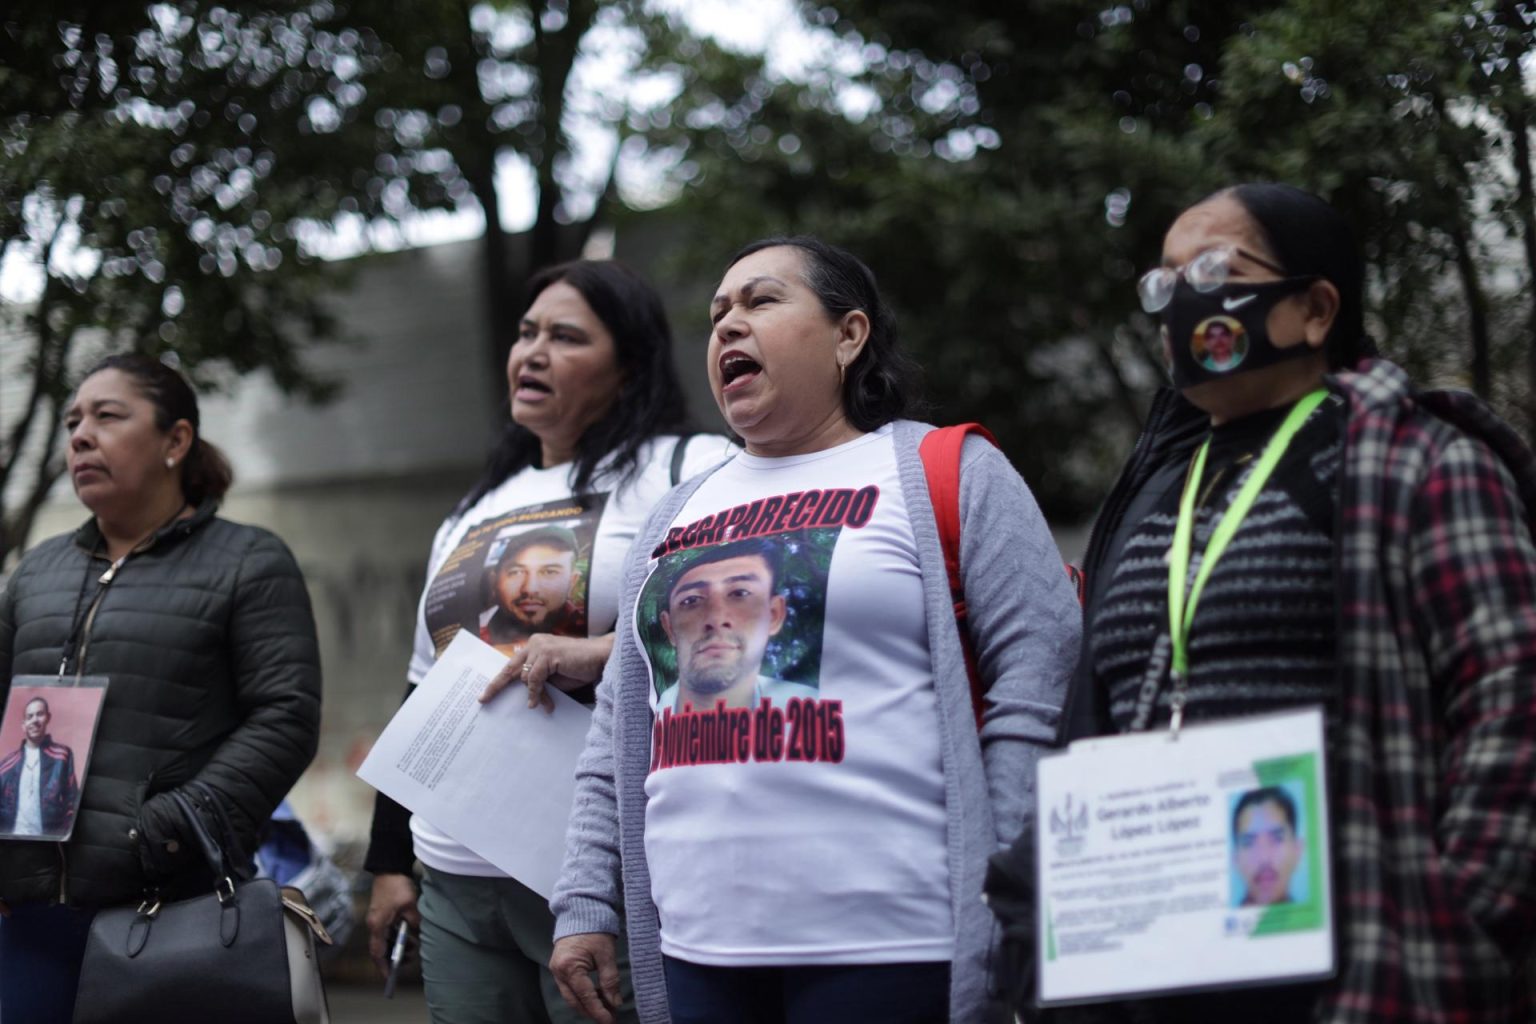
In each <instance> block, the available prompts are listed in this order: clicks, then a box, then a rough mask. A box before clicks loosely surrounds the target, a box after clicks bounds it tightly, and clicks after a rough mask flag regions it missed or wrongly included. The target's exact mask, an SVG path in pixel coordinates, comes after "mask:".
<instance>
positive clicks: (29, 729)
mask: <svg viewBox="0 0 1536 1024" xmlns="http://www.w3.org/2000/svg"><path fill="white" fill-rule="evenodd" d="M22 716H23V717H22V741H21V746H20V747H19V748H18V749H16V750H13V751H11V752H9V753H8V754H7V755H6V756H5V759H4V760H0V835H9V836H29V837H30V836H36V837H39V838H42V837H62V836H65V835H68V834H69V832H70V828H71V825H72V824H73V822H74V816H75V809H76V807H77V806H78V805H79V803H80V784H79V782H78V780H77V779H76V777H75V754H74V751H72V750H71V749H70V748H69V747H67V746H65V745H64V744H62V743H55V742H54V740H53V736H52V735H51V733H50V732H49V726H50V724H51V723H52V720H53V712H52V709H51V708H50V707H49V704H48V700H47V699H46V698H44V697H41V696H37V697H33V698H31V699H30V700H28V701H27V702H26V703H25V704H24V705H23V706H22Z"/></svg>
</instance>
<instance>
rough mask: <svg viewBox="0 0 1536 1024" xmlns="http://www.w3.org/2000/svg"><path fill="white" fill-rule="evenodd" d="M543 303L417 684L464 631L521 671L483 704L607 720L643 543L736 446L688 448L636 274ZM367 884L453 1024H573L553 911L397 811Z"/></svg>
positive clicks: (563, 269)
mask: <svg viewBox="0 0 1536 1024" xmlns="http://www.w3.org/2000/svg"><path fill="white" fill-rule="evenodd" d="M528 294H529V306H528V309H527V312H525V313H524V314H523V317H522V322H521V324H520V326H519V329H518V337H517V341H516V342H515V343H514V344H513V346H512V351H511V354H510V355H509V357H508V359H507V390H508V396H509V399H510V405H511V419H510V422H509V423H508V424H507V426H506V429H505V432H504V434H503V436H502V439H501V443H500V444H499V445H498V447H497V448H496V450H495V451H494V452H493V453H492V454H491V457H490V461H489V464H488V466H487V468H486V471H485V473H484V475H482V476H481V478H480V480H479V482H478V483H476V484H475V486H474V487H473V488H472V489H471V490H470V492H469V493H468V494H467V495H465V497H464V498H463V500H461V501H460V502H459V504H458V507H457V508H455V509H454V510H453V512H452V514H451V515H449V516H448V518H447V519H446V520H445V521H444V523H443V525H442V526H441V528H439V530H438V532H437V537H436V539H435V540H434V541H433V544H432V553H431V558H430V560H429V562H428V568H427V580H428V583H427V587H426V590H425V591H424V592H423V594H422V601H421V608H420V611H419V613H418V616H417V620H416V642H415V653H414V655H413V656H412V658H411V664H410V667H409V670H408V672H407V677H408V679H409V685H410V686H414V685H415V684H416V683H418V682H420V681H421V679H422V677H423V676H425V675H426V673H427V671H428V670H429V669H430V668H431V667H432V663H433V661H434V660H435V659H436V658H437V655H438V654H439V653H440V652H441V651H442V650H443V649H444V648H445V647H447V646H448V644H449V642H451V641H452V639H453V638H454V636H455V635H457V633H458V632H459V631H460V630H461V629H462V630H469V631H470V632H471V633H472V634H474V635H478V636H480V637H481V638H482V639H484V640H485V641H486V642H487V643H490V644H492V645H494V646H496V647H497V648H498V649H500V650H501V651H503V652H504V653H506V654H508V655H510V657H511V661H510V662H509V663H508V665H507V667H506V669H505V670H504V671H503V672H502V674H501V675H500V676H498V677H497V679H496V680H495V681H493V682H492V683H491V684H490V686H489V687H488V688H487V691H486V693H485V695H484V696H482V698H481V699H482V700H490V699H496V698H495V694H496V693H498V692H499V691H500V690H502V689H503V688H505V687H506V686H507V685H508V684H509V683H512V682H517V681H520V682H522V683H523V684H525V685H526V691H527V692H526V694H525V696H526V699H527V700H528V702H529V706H533V705H534V704H535V703H537V702H538V701H539V700H540V699H541V696H542V691H543V688H544V687H545V686H555V687H558V688H560V689H561V690H564V691H566V692H567V693H569V694H571V695H572V696H573V697H576V698H577V699H578V700H582V701H584V702H587V703H590V702H591V700H592V684H593V683H594V682H595V681H596V680H597V678H598V676H599V674H600V673H601V672H602V669H603V663H604V661H605V660H606V659H607V657H608V652H609V650H610V649H611V647H612V645H613V624H614V618H615V615H616V603H617V600H618V590H619V573H620V563H621V562H622V560H623V556H624V553H625V551H626V550H627V549H628V547H629V544H630V542H631V541H632V540H633V539H634V536H635V531H636V530H637V529H638V528H639V526H640V523H641V521H642V520H643V519H644V517H645V515H646V513H648V512H649V511H650V508H651V506H652V505H653V504H655V502H656V501H657V500H658V499H659V498H660V497H661V496H662V495H663V494H665V493H666V492H667V490H668V488H670V487H671V486H672V485H673V484H675V483H677V481H678V480H679V479H683V478H686V477H689V476H692V475H693V474H695V473H698V472H700V471H702V470H704V469H706V468H708V467H710V466H713V465H715V464H716V463H718V462H719V461H720V460H721V459H722V458H724V457H725V456H726V455H728V454H729V453H730V452H731V451H733V448H732V446H731V445H730V443H729V442H728V441H726V439H725V438H723V437H719V436H717V435H696V436H693V437H689V436H687V434H686V431H687V421H688V419H687V412H686V403H685V401H684V398H683V394H682V389H681V387H680V386H679V384H678V381H677V375H676V371H675V370H674V369H673V365H672V335H671V328H670V327H669V326H668V323H667V317H666V312H665V310H664V309H663V308H662V304H661V298H660V296H659V295H657V294H656V291H655V290H654V289H653V288H652V287H651V286H650V285H649V284H648V283H646V282H645V281H644V280H643V279H642V278H641V277H640V276H639V275H638V274H636V273H635V272H634V271H633V270H631V269H629V268H628V267H626V266H624V265H623V264H621V263H616V262H612V261H592V260H581V261H576V262H573V263H564V264H560V265H559V266H554V267H549V268H546V269H545V270H542V271H540V272H539V273H537V274H535V275H534V276H533V278H532V279H531V280H530V281H529V284H528ZM514 696H516V695H514V694H507V695H505V696H502V697H500V698H499V699H501V700H510V699H513V698H514ZM519 699H521V698H520V697H519ZM542 699H544V700H545V701H548V697H542ZM517 827H518V825H517V823H516V822H508V823H507V828H509V829H514V830H515V829H516V828H517ZM416 860H420V861H421V863H422V865H423V866H424V869H425V870H424V872H423V879H422V889H421V898H420V905H419V908H418V901H417V891H416V885H415V882H414V880H413V878H412V870H413V864H414V862H415V861H416ZM366 867H367V869H368V870H369V871H372V872H373V873H374V882H373V898H372V901H371V903H370V906H369V909H368V928H369V949H370V952H371V953H372V955H373V958H374V960H375V962H377V963H378V964H379V967H380V969H381V970H384V969H385V968H386V966H387V960H386V957H387V955H388V951H389V948H390V947H389V943H390V939H391V936H392V935H393V932H394V929H395V927H396V924H397V922H399V921H401V920H405V921H408V922H409V923H410V924H411V925H412V926H413V927H419V928H420V930H421V957H422V975H423V978H424V979H425V982H426V990H427V1003H428V1007H429V1009H430V1010H431V1014H432V1020H433V1021H434V1022H435V1024H471V1022H473V1024H482V1022H484V1024H493V1022H503V1021H527V1022H532V1021H543V1020H548V1019H554V1020H561V1019H574V1017H573V1014H572V1012H571V1011H570V1009H569V1008H568V1007H567V1006H566V1005H565V1003H564V1001H563V1000H561V998H560V995H559V993H558V991H556V989H555V987H554V984H553V982H552V981H551V980H550V978H549V973H548V971H547V969H545V967H544V964H545V963H546V962H547V961H548V959H549V949H550V943H551V941H552V939H551V931H552V929H553V925H554V921H553V919H552V918H551V917H550V914H549V908H548V906H547V905H546V903H545V901H544V899H543V897H541V896H539V895H538V894H537V893H535V892H534V891H532V890H531V889H529V888H527V887H526V886H524V885H523V884H522V883H520V882H518V881H517V880H516V879H513V878H509V877H507V875H506V874H505V873H503V872H501V871H500V870H498V869H497V868H496V867H495V866H493V865H492V864H490V863H488V862H487V861H485V860H483V859H482V858H480V857H478V856H476V855H475V854H474V853H473V852H471V851H470V850H469V849H467V848H465V847H464V846H462V845H460V844H459V843H457V842H455V841H454V840H453V839H452V838H450V837H449V836H447V835H445V834H444V833H442V832H441V831H439V830H437V829H435V828H433V827H432V825H430V824H429V823H427V822H426V821H424V820H422V819H421V818H419V817H412V816H411V815H410V812H408V811H407V810H405V808H403V807H401V806H400V805H398V804H396V803H395V802H394V801H392V800H390V799H388V798H387V797H385V796H383V795H382V794H381V795H380V796H379V797H378V798H377V803H376V806H375V810H374V821H373V829H372V838H371V842H370V844H369V848H368V856H367V860H366Z"/></svg>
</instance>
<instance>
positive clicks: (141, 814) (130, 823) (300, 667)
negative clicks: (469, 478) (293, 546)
mask: <svg viewBox="0 0 1536 1024" xmlns="http://www.w3.org/2000/svg"><path fill="white" fill-rule="evenodd" d="M64 420H65V425H66V427H67V428H68V431H69V475H70V480H71V482H72V483H73V484H74V488H75V494H76V495H77V496H78V497H79V499H80V502H81V504H83V505H84V506H85V507H86V508H87V509H89V510H90V512H91V518H90V520H89V521H88V522H86V523H85V525H83V526H82V527H80V529H78V530H76V531H75V532H74V533H73V534H69V535H64V536H59V537H54V538H52V539H51V540H47V541H44V542H43V543H41V544H39V545H38V546H37V547H35V548H33V549H32V550H30V551H28V552H27V554H26V555H25V556H23V558H22V559H21V562H20V564H18V565H17V566H16V570H15V571H14V572H13V573H12V574H11V576H10V578H9V580H7V582H6V587H5V591H4V594H3V595H0V706H3V704H4V701H5V698H6V696H7V694H8V692H9V690H10V687H11V685H12V679H13V678H14V677H16V676H31V675H41V676H50V677H58V678H59V679H60V680H61V681H64V682H67V681H69V680H76V679H79V678H80V677H82V676H85V677H90V676H104V677H106V679H107V691H106V697H105V700H104V701H103V704H102V709H101V719H100V723H99V725H98V727H97V731H96V738H95V743H94V746H93V749H92V752H91V756H90V761H89V767H88V769H87V773H86V776H85V778H84V779H83V780H80V781H81V783H82V785H81V786H80V790H79V794H80V806H79V812H78V814H77V815H76V816H75V819H74V823H73V826H74V830H73V834H72V835H71V836H70V837H69V839H68V841H66V842H62V843H54V842H23V841H0V1006H3V1007H4V1010H3V1012H4V1015H5V1020H6V1021H7V1024H11V1022H18V1024H25V1022H54V1021H67V1020H69V1019H70V1015H71V1012H72V1007H73V1005H74V1002H75V992H76V989H77V987H78V981H79V977H80V968H81V960H82V958H83V956H84V953H85V942H86V937H87V934H88V932H89V928H90V924H91V919H92V918H93V916H94V915H95V912H96V911H97V910H98V909H100V908H101V907H104V906H111V905H121V904H129V905H132V904H134V903H136V902H137V901H139V900H141V899H143V898H144V897H145V894H146V893H156V894H158V896H159V897H160V898H162V899H167V900H173V899H185V898H187V897H189V896H193V895H198V894H206V893H207V892H208V891H209V890H210V888H211V887H212V885H213V879H212V878H211V877H210V875H209V872H208V867H207V864H206V862H205V861H204V859H203V856H202V853H201V852H200V851H199V850H198V848H197V842H196V838H195V833H194V832H193V831H192V828H191V825H190V823H188V822H187V821H186V819H185V818H184V817H183V816H182V813H181V811H180V810H179V807H178V803H177V801H176V796H178V795H186V796H188V797H189V798H191V799H192V801H193V803H194V805H196V806H197V807H198V808H199V810H201V811H204V812H205V813H207V815H208V820H207V822H206V824H207V825H208V826H209V827H210V829H216V828H217V820H218V819H217V818H216V816H215V812H214V811H213V810H212V809H211V808H208V807H207V806H206V804H205V803H204V801H203V798H202V794H203V793H211V794H212V795H213V797H214V798H215V799H217V800H218V801H219V802H220V804H221V805H222V807H223V809H224V812H225V813H226V814H227V815H228V817H229V819H230V820H231V822H232V824H233V826H234V828H235V830H236V832H237V833H238V838H239V839H240V840H241V845H242V847H243V849H244V850H245V851H246V853H247V854H254V853H255V850H256V845H257V843H256V838H257V831H258V829H259V828H260V827H261V826H262V825H263V824H265V822H266V821H267V819H268V818H269V817H270V816H271V814H272V810H273V808H274V807H276V805H277V802H278V801H279V800H280V799H282V796H283V794H285V793H287V792H288V790H289V788H290V787H291V786H292V785H293V784H294V782H295V781H296V780H297V779H298V777H299V775H300V774H301V773H302V772H303V771H304V768H305V766H306V765H308V764H309V761H310V758H312V757H313V756H314V753H315V746H316V743H317V741H318V739H319V734H320V653H319V649H318V646H317V644H316V641H315V623H314V618H313V617H312V615H311V613H310V605H309V596H308V594H307V593H306V592H305V589H304V579H303V577H302V576H301V575H300V574H299V568H298V565H297V564H295V562H294V560H293V555H291V554H290V553H289V551H288V548H287V547H286V546H285V545H284V544H283V542H282V541H280V540H278V539H277V538H276V537H274V536H273V535H272V534H270V533H268V532H267V531H265V530H261V529H258V528H256V527H254V526H244V525H241V524H238V523H231V522H229V521H228V520H225V519H221V518H219V516H218V515H217V514H216V512H217V510H218V505H219V501H220V500H221V499H222V498H223V497H224V492H225V491H226V490H227V489H228V488H229V485H230V480H231V473H230V468H229V463H228V462H226V461H225V459H224V456H223V454H222V453H221V452H219V450H218V449H217V448H215V447H214V446H213V445H212V444H210V443H209V442H208V441H206V440H204V439H203V438H202V436H201V434H200V431H199V422H200V418H199V415H198V408H197V396H196V395H194V394H193V392H192V389H191V388H190V387H189V386H188V385H187V382H186V380H184V379H183V378H182V376H181V375H180V374H179V373H177V372H176V371H175V370H173V369H171V368H169V367H167V366H165V365H164V364H163V363H160V362H159V361H157V360H155V359H151V358H149V357H148V356H143V355H137V354H130V355H116V356H110V357H108V358H106V359H104V360H102V361H101V362H100V363H98V364H97V365H96V366H95V367H93V368H92V369H91V370H90V371H88V372H87V373H86V375H85V377H84V378H83V379H82V380H81V382H80V386H79V388H78V389H77V390H76V391H75V394H74V396H73V397H72V398H71V399H70V401H69V405H68V406H67V407H66V410H65V414H64ZM55 703H58V702H55ZM82 753H83V751H81V750H78V749H77V750H75V751H74V755H75V757H76V758H77V759H78V758H79V757H80V756H81V754H82ZM78 763H79V762H78V760H77V761H76V764H78ZM194 782H196V783H199V784H200V785H199V786H198V787H195V789H196V791H194V787H191V786H190V784H191V783H194ZM25 786H26V784H25V782H23V783H22V788H23V789H25ZM203 787H206V790H204V789H203ZM23 799H24V798H23ZM215 834H217V832H215Z"/></svg>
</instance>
